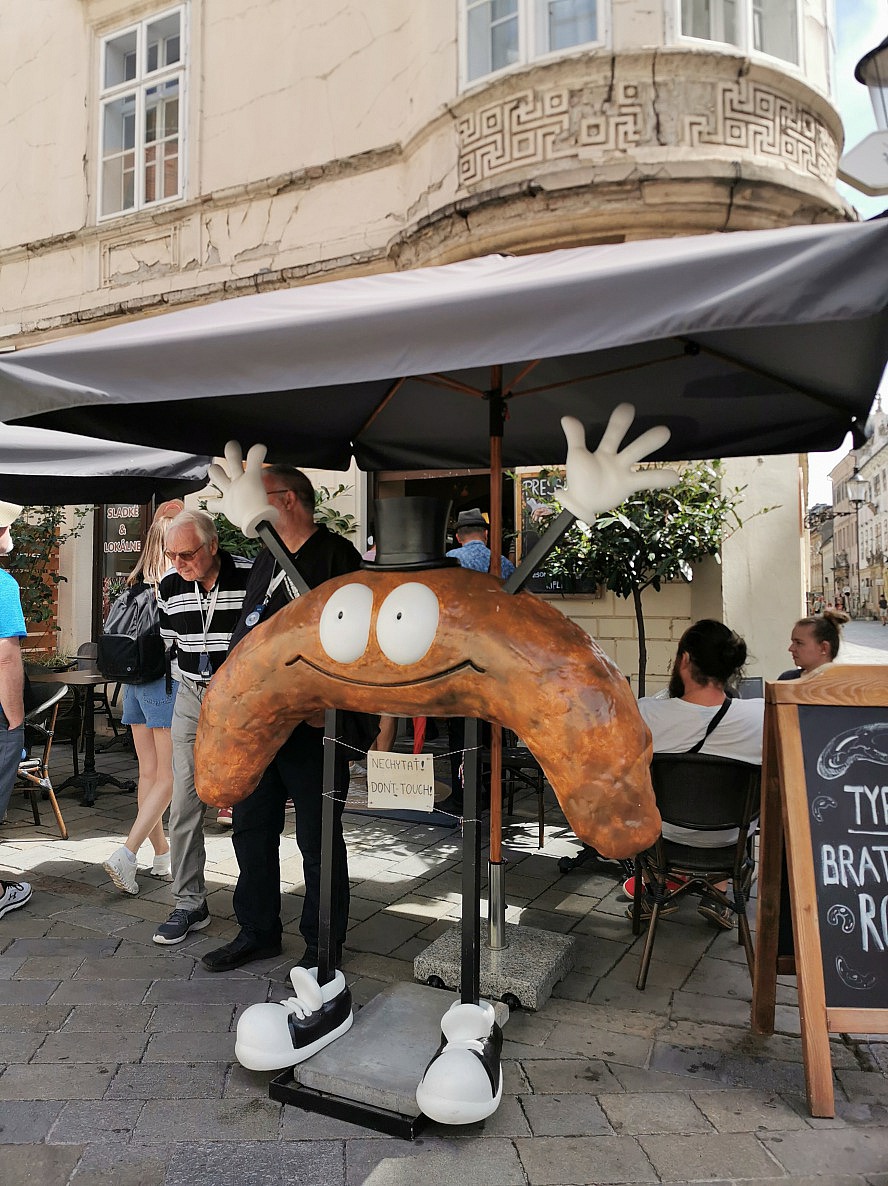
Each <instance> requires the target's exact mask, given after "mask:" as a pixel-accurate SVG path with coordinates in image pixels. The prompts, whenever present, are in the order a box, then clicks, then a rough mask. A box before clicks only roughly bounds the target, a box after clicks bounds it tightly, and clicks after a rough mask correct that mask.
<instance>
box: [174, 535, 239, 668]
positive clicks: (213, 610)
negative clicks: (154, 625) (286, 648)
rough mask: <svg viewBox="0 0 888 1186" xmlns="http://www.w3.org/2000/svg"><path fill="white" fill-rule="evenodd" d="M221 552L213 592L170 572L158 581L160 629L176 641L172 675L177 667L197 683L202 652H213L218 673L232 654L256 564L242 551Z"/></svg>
mask: <svg viewBox="0 0 888 1186" xmlns="http://www.w3.org/2000/svg"><path fill="white" fill-rule="evenodd" d="M218 556H219V559H220V560H221V561H222V567H221V568H220V569H219V576H218V578H217V579H216V584H215V585H214V586H213V588H212V589H211V590H210V591H209V592H207V590H206V589H204V588H203V586H202V585H199V584H196V583H195V582H194V581H185V580H183V579H182V578H181V577H180V576H179V574H178V573H177V572H171V573H168V574H167V575H166V576H165V577H164V578H163V580H162V581H161V582H160V589H159V593H158V598H157V604H158V607H159V609H160V633H161V635H162V636H163V638H164V639H165V640H166V641H167V643H173V642H174V643H175V644H176V656H177V657H176V662H175V663H174V664H173V675H174V676H176V675H177V670H176V669H177V667H178V672H179V673H181V674H182V675H184V676H187V678H188V679H190V680H195V681H197V682H198V683H200V682H202V677H201V675H200V657H201V655H202V654H203V653H204V652H206V653H207V654H208V655H209V657H210V663H211V665H212V668H213V671H214V672H215V671H217V670H218V669H219V667H221V665H222V661H223V660H224V658H225V656H226V655H227V654H228V643H229V641H230V639H231V633H232V631H233V630H234V628H235V626H236V625H237V620H238V618H239V617H240V614H241V609H242V607H243V603H244V593H245V592H246V586H247V577H248V576H249V575H250V567H251V566H252V563H253V562H252V560H247V559H246V558H245V557H244V556H232V555H230V554H229V553H228V552H226V551H225V550H224V549H223V548H220V549H219V551H218ZM214 593H215V601H214V598H213V595H214ZM205 626H206V627H208V629H206V631H205Z"/></svg>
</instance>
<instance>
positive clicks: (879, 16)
mask: <svg viewBox="0 0 888 1186" xmlns="http://www.w3.org/2000/svg"><path fill="white" fill-rule="evenodd" d="M835 8H836V19H837V26H836V106H837V107H838V109H839V113H840V114H841V116H842V122H843V124H844V125H845V147H846V149H850V148H853V147H854V146H855V145H856V144H859V143H860V141H861V140H863V138H864V137H865V136H867V135H869V133H870V132H874V131H875V130H876V120H875V116H874V115H873V108H872V104H871V103H870V97H869V92H868V91H867V89H866V87H865V86H863V85H862V84H861V83H859V82H858V81H857V79H856V78H855V77H854V67H855V66H856V65H857V63H858V62H859V61H860V59H861V58H862V57H863V55H864V54H865V53H867V52H868V51H869V50H871V49H875V47H876V46H877V45H879V44H880V43H881V42H882V41H884V39H885V37H886V36H888V0H835ZM838 190H839V193H840V194H841V195H842V197H843V198H845V200H846V201H848V202H850V203H851V205H852V206H854V207H856V209H857V210H858V212H859V214H860V217H861V218H870V217H872V215H874V214H880V213H881V212H882V211H883V210H884V209H885V208H886V207H888V197H883V198H868V197H867V196H866V195H865V194H862V193H859V192H858V191H857V190H855V189H852V188H851V187H850V186H847V185H843V184H842V183H841V182H839V184H838ZM882 391H883V393H884V395H885V398H884V399H883V405H882V406H883V407H888V378H885V379H883V380H882ZM850 442H851V438H850V434H849V436H848V437H846V439H845V442H844V443H843V444H842V445H841V446H840V447H839V448H838V449H836V450H834V451H833V452H832V453H810V454H809V455H808V468H809V475H810V476H809V481H808V503H809V505H813V504H814V503H815V502H827V503H829V502H832V487H831V485H830V482H829V478H828V476H827V475H828V474H829V471H830V470H831V469H832V468H833V467H834V466H835V465H836V463H837V462H838V461H839V460H840V459H841V458H842V457H844V456H845V454H846V453H847V452H848V450H849V449H850V447H851V443H850Z"/></svg>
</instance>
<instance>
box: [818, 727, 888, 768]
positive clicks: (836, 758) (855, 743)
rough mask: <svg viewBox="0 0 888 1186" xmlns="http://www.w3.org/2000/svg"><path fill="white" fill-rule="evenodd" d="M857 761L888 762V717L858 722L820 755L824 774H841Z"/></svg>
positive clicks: (884, 763) (820, 765)
mask: <svg viewBox="0 0 888 1186" xmlns="http://www.w3.org/2000/svg"><path fill="white" fill-rule="evenodd" d="M855 762H873V763H875V765H877V766H888V721H875V722H874V723H873V724H871V725H856V726H855V727H854V728H853V729H846V730H845V732H844V733H839V734H838V736H837V737H834V738H833V739H832V741H831V742H830V743H829V745H827V746H825V747H824V749H823V752H822V753H821V755H820V757H819V758H818V759H817V773H818V774H819V775H820V777H821V778H841V777H842V775H843V774H845V773H846V772H847V771H848V770H849V769H850V768H851V766H852V765H853V764H854V763H855Z"/></svg>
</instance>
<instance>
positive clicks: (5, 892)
mask: <svg viewBox="0 0 888 1186" xmlns="http://www.w3.org/2000/svg"><path fill="white" fill-rule="evenodd" d="M21 513H22V508H21V507H20V506H16V505H15V504H14V503H11V502H0V556H8V555H9V553H10V552H11V551H12V548H13V542H12V533H11V531H10V528H11V526H12V524H13V523H14V522H15V520H16V519H17V518H18V517H19V515H20V514H21ZM27 635H28V631H27V629H26V627H25V618H24V615H23V614H22V598H21V593H20V592H19V587H18V581H16V579H15V577H14V576H12V575H11V574H10V573H8V572H6V571H5V569H0V820H2V819H3V817H4V816H5V815H6V808H7V807H8V806H9V800H10V799H11V798H12V788H13V787H14V786H15V780H16V776H17V775H18V768H19V762H20V761H21V758H22V747H23V746H24V743H25V702H24V688H25V674H24V667H23V666H22V651H21V641H20V640H21V639H23V638H27ZM32 892H33V891H32V889H31V887H30V885H29V884H28V883H27V881H7V880H5V879H3V880H0V918H2V917H3V915H4V914H9V912H10V910H18V909H19V907H20V906H24V904H25V903H26V902H27V901H28V900H29V899H30V897H31V894H32Z"/></svg>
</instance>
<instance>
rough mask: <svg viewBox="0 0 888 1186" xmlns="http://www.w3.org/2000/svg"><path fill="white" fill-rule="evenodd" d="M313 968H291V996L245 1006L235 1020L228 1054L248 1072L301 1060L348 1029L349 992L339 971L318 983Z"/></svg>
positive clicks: (277, 1069) (272, 1068)
mask: <svg viewBox="0 0 888 1186" xmlns="http://www.w3.org/2000/svg"><path fill="white" fill-rule="evenodd" d="M317 975H318V970H317V968H312V969H308V968H299V967H296V968H293V969H292V971H291V972H290V982H291V984H292V985H293V988H294V990H295V992H296V996H295V997H289V998H288V999H287V1000H286V1001H280V1002H278V1003H274V1002H271V1001H267V1002H263V1003H262V1004H260V1005H250V1007H249V1009H245V1010H244V1012H243V1013H242V1014H241V1016H240V1019H239V1020H238V1023H237V1040H236V1041H235V1044H234V1053H235V1057H236V1058H237V1061H238V1062H239V1063H240V1064H241V1066H243V1067H246V1068H247V1070H249V1071H279V1070H283V1069H284V1068H286V1067H292V1066H296V1064H297V1063H300V1062H305V1060H306V1059H307V1058H311V1056H312V1055H313V1054H317V1053H318V1051H319V1050H323V1049H324V1047H325V1046H329V1045H330V1043H331V1042H333V1041H335V1040H336V1038H339V1037H341V1036H342V1034H344V1033H346V1031H347V1030H349V1029H351V1024H352V1020H353V1014H352V997H351V990H350V989H349V988H348V986H347V985H346V983H345V977H344V976H343V974H342V973H341V972H336V973H335V974H334V976H333V979H332V980H331V981H329V983H327V984H324V985H319V984H318V981H317Z"/></svg>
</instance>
